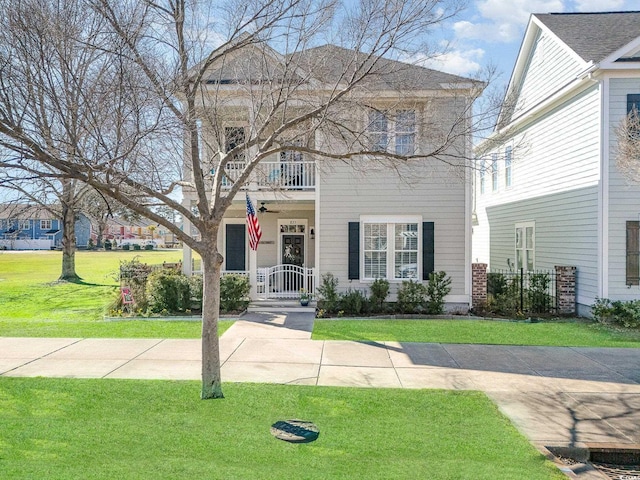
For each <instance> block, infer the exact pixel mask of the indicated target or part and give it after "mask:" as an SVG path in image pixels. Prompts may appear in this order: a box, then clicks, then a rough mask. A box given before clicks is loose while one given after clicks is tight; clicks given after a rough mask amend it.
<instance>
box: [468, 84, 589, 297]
mask: <svg viewBox="0 0 640 480" xmlns="http://www.w3.org/2000/svg"><path fill="white" fill-rule="evenodd" d="M600 92H601V87H600V85H599V84H594V85H592V86H590V87H589V88H587V89H586V90H584V91H582V92H581V93H579V94H577V95H576V96H574V97H572V98H571V99H570V100H568V101H567V102H565V103H563V104H561V105H559V106H556V107H555V108H554V109H553V110H551V111H550V112H548V113H546V114H544V115H542V116H539V117H537V118H535V119H532V121H531V122H530V123H528V124H527V125H526V126H525V127H523V128H522V129H521V130H520V131H519V132H518V133H517V134H516V135H515V136H514V137H512V138H509V139H507V140H506V141H505V142H504V143H502V144H501V145H500V146H499V147H498V148H497V149H496V150H494V152H495V153H497V154H498V155H497V157H498V178H499V185H498V189H497V191H493V188H492V182H491V169H490V166H489V165H490V161H491V153H493V152H489V154H488V155H485V156H483V158H484V159H485V161H487V168H488V171H487V173H486V174H485V193H484V194H481V193H480V189H479V185H480V180H479V178H480V177H479V173H478V174H476V191H475V194H476V211H477V216H478V223H479V224H478V225H477V226H474V238H473V244H474V253H473V259H474V261H480V262H487V263H489V265H490V267H491V268H494V269H506V268H509V264H511V265H514V264H515V224H516V223H522V222H535V242H536V243H535V268H536V269H552V268H553V267H554V266H555V265H573V266H576V267H577V292H578V297H577V302H578V304H583V305H590V304H591V303H593V300H594V299H595V297H596V296H598V292H599V280H598V261H597V259H598V252H599V248H598V232H599V228H598V226H599V224H598V209H599V182H600V150H601V149H600V145H601V140H600V139H601V135H600V111H601V108H600V104H601V100H600V99H601V94H600ZM506 146H511V147H512V148H513V153H512V156H513V159H512V174H511V177H512V184H511V187H506V186H505V177H504V150H505V148H506Z"/></svg>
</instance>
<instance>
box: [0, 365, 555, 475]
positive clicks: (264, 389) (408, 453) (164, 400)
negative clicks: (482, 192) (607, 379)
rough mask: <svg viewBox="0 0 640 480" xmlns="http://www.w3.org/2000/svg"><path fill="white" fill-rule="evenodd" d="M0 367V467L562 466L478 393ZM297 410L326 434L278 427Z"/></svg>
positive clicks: (275, 471) (329, 470)
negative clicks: (61, 375) (211, 383)
mask: <svg viewBox="0 0 640 480" xmlns="http://www.w3.org/2000/svg"><path fill="white" fill-rule="evenodd" d="M224 391H225V395H226V398H225V399H224V400H208V401H202V400H199V398H198V396H197V392H199V385H198V384H197V383H196V382H162V381H125V380H105V379H100V380H72V379H44V378H0V411H2V415H0V472H2V475H1V476H2V477H3V478H11V479H13V480H19V479H33V478H46V479H47V480H55V479H61V480H62V479H64V480H67V479H72V478H82V479H84V480H91V479H118V480H120V479H127V480H135V479H154V480H155V479H172V480H175V479H193V478H207V479H234V480H238V479H252V480H253V479H281V478H300V479H332V480H333V479H343V478H344V479H374V478H375V479H378V478H385V479H407V478H416V479H418V478H424V479H458V478H473V479H474V480H478V479H491V480H499V479H505V480H513V479H515V478H526V479H528V480H536V479H557V480H560V479H562V478H565V477H564V476H563V475H562V474H561V473H560V472H559V471H558V470H556V469H555V467H553V466H552V465H551V464H550V463H549V462H548V461H546V460H545V458H544V457H543V456H542V455H541V454H540V453H539V452H537V451H536V450H535V449H534V448H533V447H532V446H531V445H530V444H529V443H528V442H527V441H526V439H525V438H524V437H522V435H520V434H519V433H518V432H517V431H516V430H515V428H514V427H513V426H512V425H511V423H510V422H509V421H508V420H507V419H506V418H505V417H504V416H503V415H502V414H500V413H499V412H498V410H497V407H496V406H495V405H494V404H493V403H492V402H491V401H490V400H489V399H488V398H487V397H486V396H485V395H484V394H481V393H478V392H461V391H440V390H399V389H359V388H329V387H303V386H284V385H257V384H225V386H224ZM291 418H300V419H304V420H309V421H313V422H314V423H315V424H316V425H317V426H318V428H319V429H320V437H319V438H318V440H316V441H315V442H312V443H307V444H291V443H287V442H283V441H280V440H277V439H275V438H274V437H272V436H271V435H270V433H269V428H270V426H271V424H272V423H274V422H276V421H278V420H286V419H291Z"/></svg>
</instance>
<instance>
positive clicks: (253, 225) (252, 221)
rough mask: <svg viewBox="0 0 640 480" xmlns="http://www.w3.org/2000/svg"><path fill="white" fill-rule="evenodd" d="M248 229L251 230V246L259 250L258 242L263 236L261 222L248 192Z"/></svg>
mask: <svg viewBox="0 0 640 480" xmlns="http://www.w3.org/2000/svg"><path fill="white" fill-rule="evenodd" d="M247 230H248V231H249V247H250V248H251V250H258V242H259V241H260V237H261V236H262V230H261V229H260V222H258V216H257V215H256V210H255V209H254V208H253V204H252V203H251V199H250V198H249V194H248V193H247Z"/></svg>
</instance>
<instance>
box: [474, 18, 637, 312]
mask: <svg viewBox="0 0 640 480" xmlns="http://www.w3.org/2000/svg"><path fill="white" fill-rule="evenodd" d="M506 99H507V100H508V101H505V104H504V106H503V108H502V112H501V114H500V117H499V120H498V123H497V126H496V129H495V131H494V133H493V134H492V136H491V137H490V138H489V139H487V140H485V141H484V142H482V143H481V144H480V145H478V146H477V147H476V158H477V162H478V167H479V173H477V175H476V182H475V213H476V217H477V224H475V225H474V229H473V260H474V261H480V262H485V263H488V264H489V266H490V268H492V269H508V268H512V269H513V268H520V267H523V268H525V269H527V270H533V269H552V268H553V267H554V266H556V265H567V266H575V267H577V298H576V301H577V304H578V305H577V307H578V312H579V313H580V314H586V315H588V314H589V308H588V307H589V306H590V305H591V304H593V302H594V300H595V299H596V297H600V298H611V299H618V300H629V299H636V298H638V296H639V294H640V278H639V277H640V274H639V273H638V272H639V260H638V258H639V257H638V238H637V237H638V220H640V186H638V185H632V184H630V183H629V182H628V181H627V180H625V177H624V176H623V175H622V174H621V172H620V171H619V170H618V168H617V167H616V136H615V129H616V126H617V125H619V123H620V122H621V121H622V120H623V119H624V118H625V116H626V114H627V112H628V111H630V110H631V109H632V108H633V107H634V106H636V107H637V106H638V105H640V12H603V13H558V14H554V13H552V14H540V15H539V14H535V15H532V16H531V18H530V21H529V24H528V27H527V30H526V32H525V36H524V40H523V43H522V46H521V48H520V52H519V54H518V58H517V61H516V64H515V68H514V71H513V74H512V76H511V81H510V84H509V87H508V91H507V95H506Z"/></svg>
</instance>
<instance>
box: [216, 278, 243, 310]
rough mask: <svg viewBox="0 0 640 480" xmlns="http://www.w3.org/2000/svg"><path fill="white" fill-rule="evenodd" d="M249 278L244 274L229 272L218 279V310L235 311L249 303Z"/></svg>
mask: <svg viewBox="0 0 640 480" xmlns="http://www.w3.org/2000/svg"><path fill="white" fill-rule="evenodd" d="M250 289H251V287H250V285H249V279H248V278H247V277H245V276H244V275H236V274H230V275H225V276H223V277H222V278H221V279H220V310H221V311H223V312H237V311H241V310H244V309H246V308H247V305H249V298H248V296H249V290H250Z"/></svg>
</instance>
